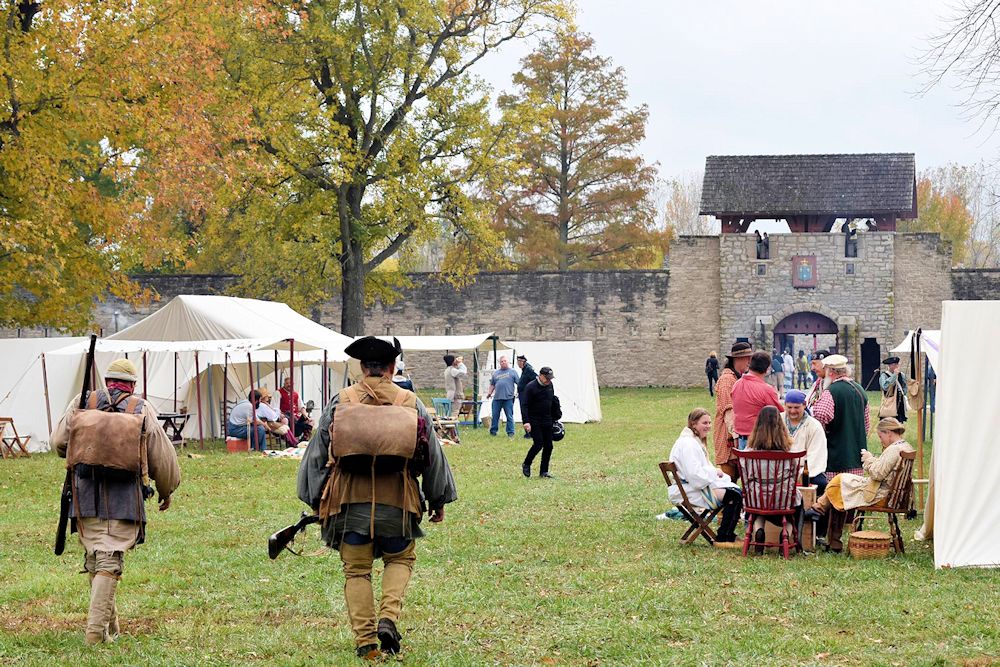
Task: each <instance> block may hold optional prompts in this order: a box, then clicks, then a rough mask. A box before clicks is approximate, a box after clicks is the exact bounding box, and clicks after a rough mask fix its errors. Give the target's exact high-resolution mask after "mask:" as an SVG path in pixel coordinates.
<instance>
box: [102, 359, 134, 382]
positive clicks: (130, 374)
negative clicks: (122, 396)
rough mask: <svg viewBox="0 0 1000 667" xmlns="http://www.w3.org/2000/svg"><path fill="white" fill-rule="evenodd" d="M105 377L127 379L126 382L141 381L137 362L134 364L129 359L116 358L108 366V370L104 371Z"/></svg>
mask: <svg viewBox="0 0 1000 667" xmlns="http://www.w3.org/2000/svg"><path fill="white" fill-rule="evenodd" d="M104 377H105V379H108V380H125V381H126V382H138V381H139V371H137V370H136V369H135V364H133V363H132V362H131V361H129V360H128V359H115V360H114V361H112V362H111V364H110V365H109V366H108V370H107V371H105V373H104Z"/></svg>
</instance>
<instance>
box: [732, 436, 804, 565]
mask: <svg viewBox="0 0 1000 667" xmlns="http://www.w3.org/2000/svg"><path fill="white" fill-rule="evenodd" d="M735 454H736V460H737V463H738V464H739V466H740V479H742V480H743V511H744V512H746V513H747V531H746V535H745V536H744V537H743V555H744V556H746V555H747V553H749V551H750V547H751V546H753V547H763V548H767V547H777V548H778V549H779V550H780V551H781V553H782V555H783V556H784V557H785V560H788V558H789V557H790V555H791V551H792V547H793V545H794V548H795V550H796V551H801V550H802V548H801V546H800V545H799V534H798V526H796V523H795V521H793V520H792V519H794V517H795V512H796V508H797V506H798V505H797V502H796V501H797V500H798V494H797V493H796V491H797V485H798V477H799V463H800V459H801V458H802V457H804V456H805V455H806V453H805V452H780V451H778V452H776V451H753V450H742V451H740V450H737V451H736V452H735ZM757 517H762V518H764V519H765V520H766V519H772V520H774V521H777V519H778V518H779V517H780V518H781V533H780V534H779V537H778V540H779V541H778V542H768V541H767V538H765V539H764V540H763V541H759V540H757V538H756V535H755V534H754V529H753V526H754V521H755V520H756V519H757ZM789 528H791V536H790V537H789V535H788V531H789Z"/></svg>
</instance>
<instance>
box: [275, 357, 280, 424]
mask: <svg viewBox="0 0 1000 667" xmlns="http://www.w3.org/2000/svg"><path fill="white" fill-rule="evenodd" d="M279 370H281V369H279V368H278V351H277V350H275V351H274V393H278V387H280V386H281V383H280V382H278V371H279ZM278 409H279V411H280V409H281V406H280V405H279V406H278Z"/></svg>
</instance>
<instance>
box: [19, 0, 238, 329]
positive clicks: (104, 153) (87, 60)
mask: <svg viewBox="0 0 1000 667" xmlns="http://www.w3.org/2000/svg"><path fill="white" fill-rule="evenodd" d="M193 10H197V11H193ZM0 12H2V15H0V31H2V37H0V39H2V54H0V58H2V60H3V67H2V72H0V76H2V79H3V81H2V92H0V96H2V104H0V202H2V204H0V275H2V276H3V277H2V279H0V324H2V325H4V326H54V327H58V328H61V329H75V330H81V329H84V328H85V327H86V326H88V324H89V321H90V316H91V312H92V309H93V303H94V301H95V300H96V299H100V298H103V297H104V295H105V294H106V293H108V292H110V293H111V294H114V295H116V296H120V297H123V298H125V299H126V300H129V301H139V300H142V299H144V298H148V297H149V296H150V295H149V294H148V293H146V292H145V291H144V290H142V289H141V288H139V287H138V286H137V285H136V284H134V283H133V282H132V281H130V280H129V279H128V277H127V272H128V271H131V270H136V269H143V268H150V267H154V266H160V265H162V264H163V263H164V262H170V261H174V260H179V259H180V257H181V255H182V254H183V251H184V245H185V243H186V239H185V235H184V234H183V232H182V230H180V229H179V228H178V227H177V221H178V219H179V218H178V215H179V213H178V212H179V211H181V210H186V211H195V210H197V209H198V207H199V200H200V199H201V200H202V201H203V197H204V196H205V195H206V194H207V190H206V189H204V188H203V187H202V186H203V185H204V184H208V183H211V182H212V181H213V179H214V178H215V175H217V174H219V172H220V171H221V170H222V169H223V168H224V166H225V161H224V160H220V159H219V158H218V150H217V149H218V147H219V144H218V142H217V139H218V137H219V136H220V133H225V132H228V130H229V129H232V128H233V127H234V126H235V125H237V124H238V118H239V117H238V114H234V113H231V112H225V113H223V112H221V106H222V104H223V101H222V100H220V99H219V98H217V97H214V96H213V94H212V92H211V89H212V86H211V82H212V81H213V80H214V78H215V77H216V75H217V74H218V68H217V65H218V63H219V62H220V60H219V59H218V57H217V56H218V54H219V53H220V51H221V48H222V46H223V45H222V43H221V42H219V41H218V40H217V37H218V36H217V33H216V30H215V27H216V26H217V25H218V22H217V19H218V18H219V14H218V13H217V11H216V10H214V9H209V8H201V7H195V6H194V5H192V4H191V3H187V2H184V1H182V0H140V1H136V0H42V1H38V2H30V1H26V0H21V1H12V2H5V3H3V4H2V10H0Z"/></svg>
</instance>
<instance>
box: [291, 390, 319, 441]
mask: <svg viewBox="0 0 1000 667" xmlns="http://www.w3.org/2000/svg"><path fill="white" fill-rule="evenodd" d="M315 407H316V404H315V403H313V402H312V400H311V399H310V400H308V401H306V405H305V407H304V408H303V409H302V411H301V412H299V416H298V418H296V420H295V439H296V440H298V441H299V442H303V441H306V440H309V438H311V437H312V432H313V425H314V422H313V418H312V411H313V409H314V408H315Z"/></svg>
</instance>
